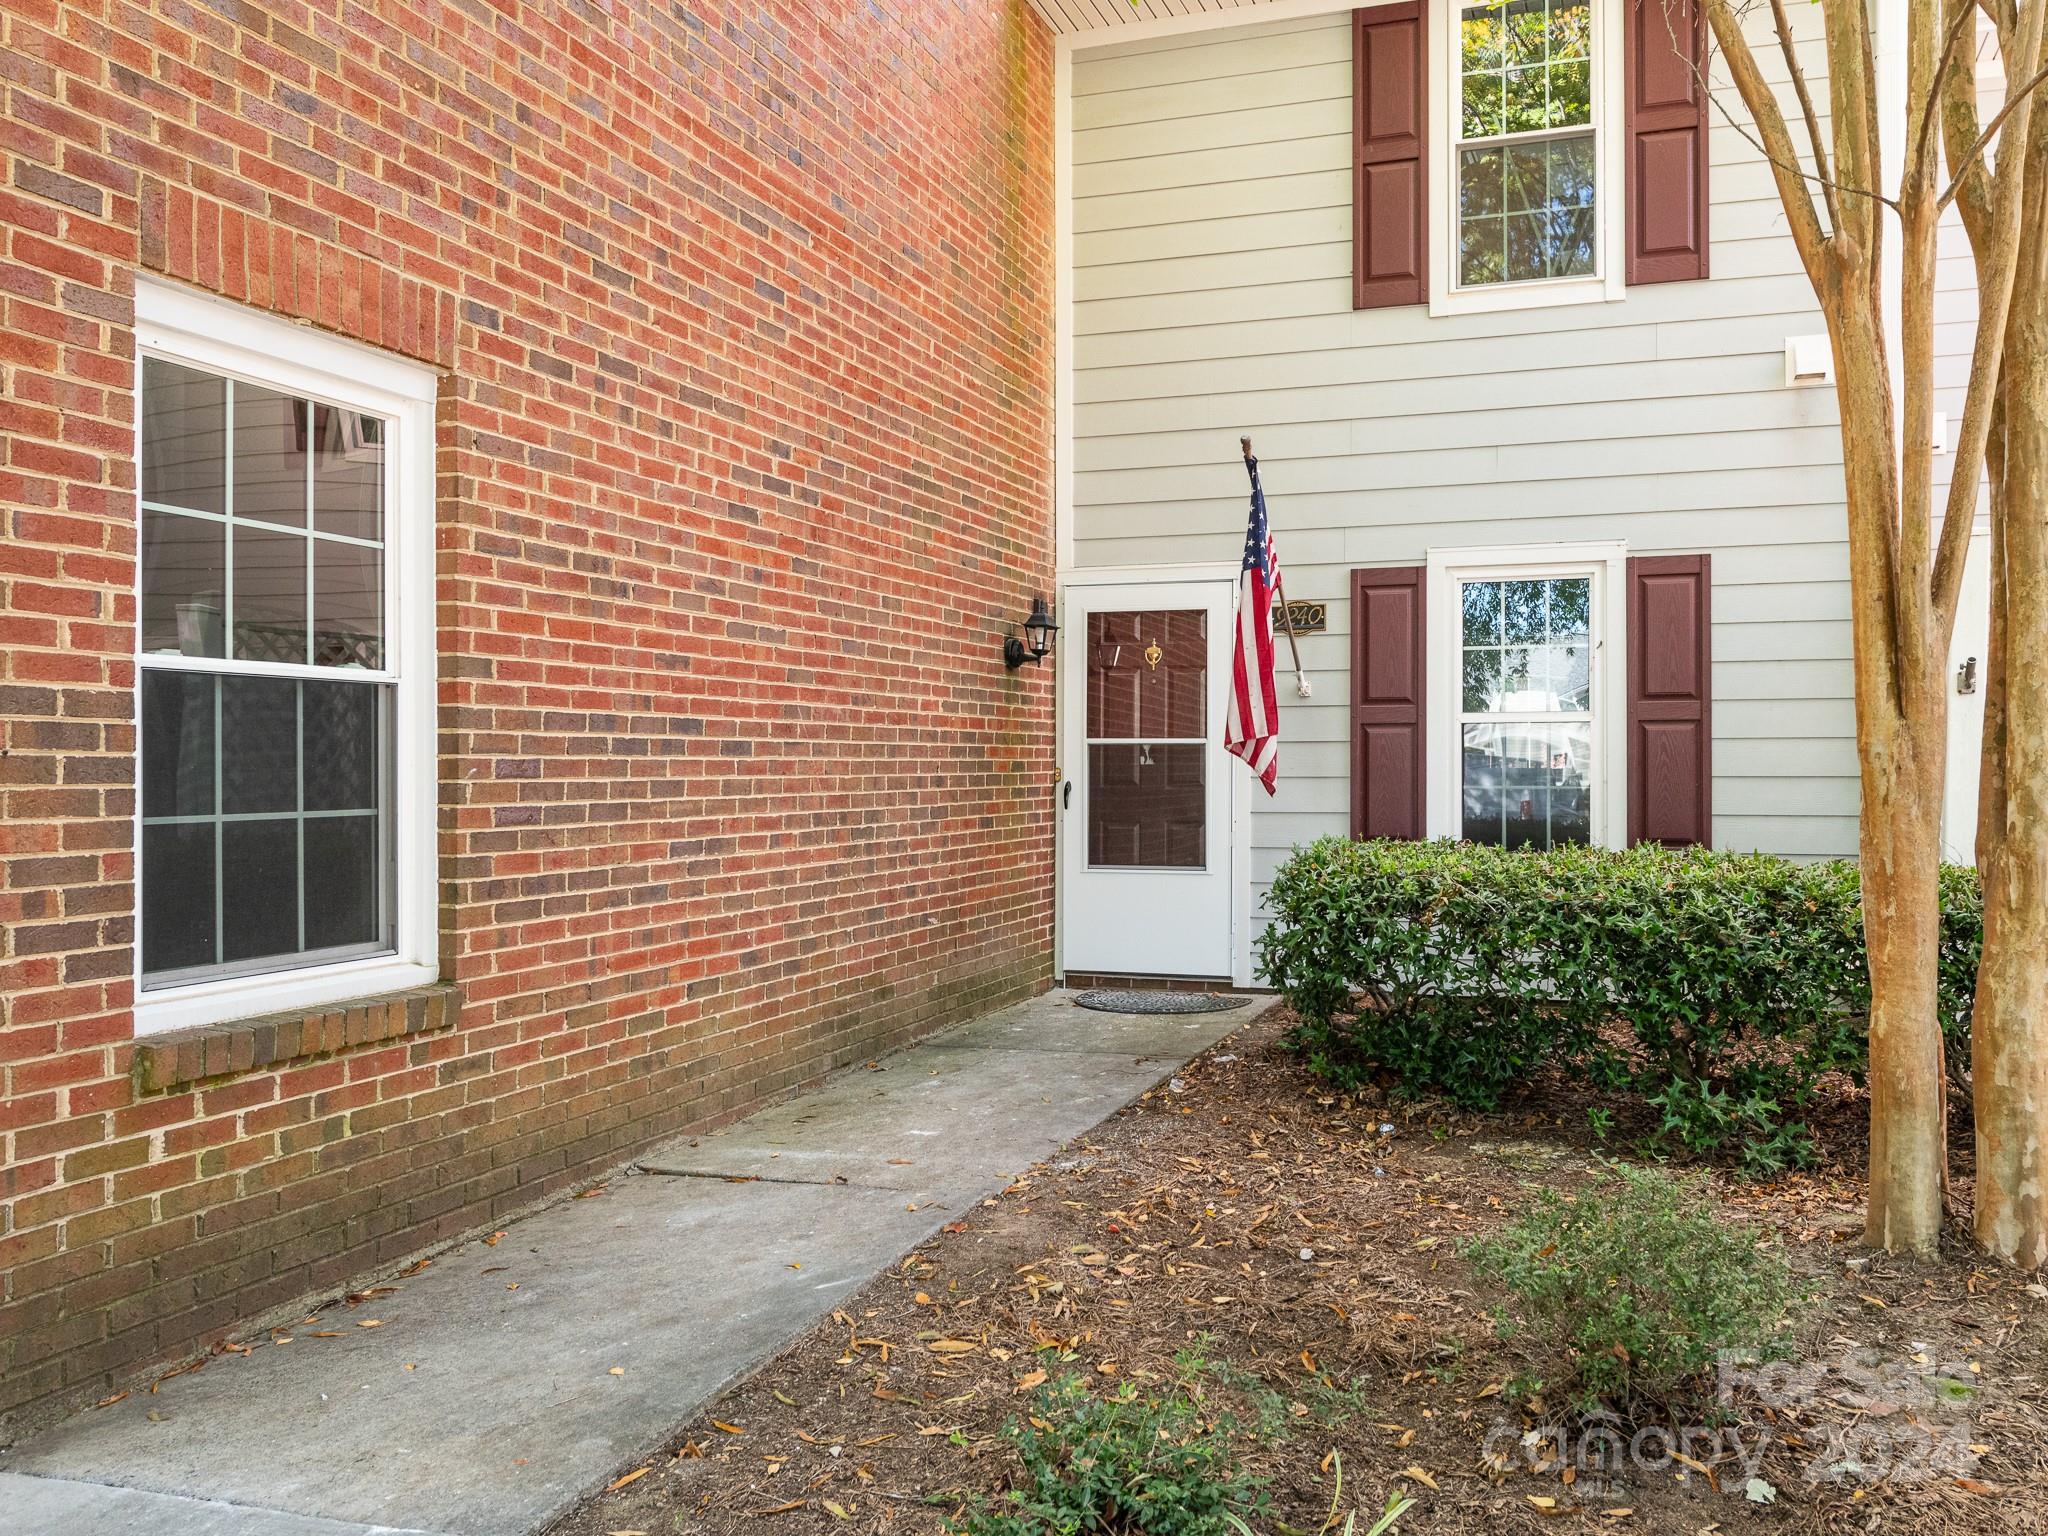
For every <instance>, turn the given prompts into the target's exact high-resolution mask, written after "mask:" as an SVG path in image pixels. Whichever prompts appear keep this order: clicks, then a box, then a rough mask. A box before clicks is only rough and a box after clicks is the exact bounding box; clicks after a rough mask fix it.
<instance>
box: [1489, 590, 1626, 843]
mask: <svg viewBox="0 0 2048 1536" xmlns="http://www.w3.org/2000/svg"><path fill="white" fill-rule="evenodd" d="M1457 589H1458V599H1457V601H1458V610H1457V611H1458V620H1459V625H1460V648H1459V661H1460V675H1459V679H1458V689H1459V699H1458V747H1459V754H1460V788H1461V804H1462V822H1461V831H1460V835H1461V836H1463V837H1464V838H1465V839H1466V840H1468V841H1470V842H1474V843H1485V844H1489V845H1492V846H1496V847H1507V848H1553V847H1556V846H1558V845H1559V844H1567V843H1591V842H1593V841H1595V838H1594V835H1593V828H1594V826H1595V825H1596V823H1595V820H1594V797H1595V795H1596V794H1598V793H1599V790H1600V786H1599V783H1598V780H1599V774H1598V771H1597V769H1596V766H1595V758H1594V751H1593V746H1594V741H1595V739H1596V725H1597V721H1596V719H1595V716H1594V709H1593V669H1592V659H1593V579H1592V577H1591V576H1579V575H1571V576H1554V577H1535V578H1528V579H1486V580H1462V579H1461V580H1460V581H1459V582H1458V584H1457Z"/></svg>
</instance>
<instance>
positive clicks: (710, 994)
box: [0, 0, 1053, 1429]
mask: <svg viewBox="0 0 2048 1536" xmlns="http://www.w3.org/2000/svg"><path fill="white" fill-rule="evenodd" d="M4 15H5V19H4V29H5V30H4V38H0V40H4V48H0V92H4V98H0V99H4V111H0V236H4V240H5V247H4V250H0V303H4V306H5V319H6V323H5V327H4V330H0V386H4V388H0V439H4V442H0V520H4V530H5V535H6V537H5V538H4V539H0V797H4V811H5V814H4V818H0V924H4V935H0V944H4V947H0V1067H4V1071H5V1098H4V1101H0V1194H4V1197H5V1201H6V1204H5V1207H4V1210H0V1270H4V1272H5V1280H4V1293H0V1382H4V1385H0V1429H5V1428H7V1427H10V1426H11V1427H16V1428H18V1427H20V1426H22V1425H25V1424H27V1423H28V1422H30V1421H32V1420H34V1419H35V1418H37V1417H40V1416H43V1415H46V1414H47V1413H49V1412H51V1411H54V1410H55V1409H56V1408H58V1407H60V1406H63V1405H65V1404H68V1403H73V1402H76V1401H78V1400H81V1399H85V1398H90V1397H91V1396H93V1395H95V1394H97V1393H100V1392H103V1391H105V1390H107V1388H108V1387H109V1386H110V1385H111V1384H112V1383H113V1382H114V1381H116V1380H117V1379H119V1378H120V1377H122V1376H123V1375H124V1374H127V1373H131V1372H132V1371H133V1370H134V1368H136V1367H138V1366H141V1365H146V1364H148V1363H150V1362H153V1361H158V1360H164V1359H170V1358H174V1357H179V1356H183V1355H186V1354H189V1353H191V1352H193V1351H195V1350H197V1349H200V1348H204V1347H205V1346H206V1345H207V1344H208V1343H209V1342H211V1341H212V1340H214V1339H217V1338H218V1337H220V1336H222V1334H223V1333H224V1332H226V1331H228V1330H230V1329H231V1328H232V1326H233V1325H234V1324H235V1323H236V1321H237V1320H238V1319H243V1318H247V1317H250V1316H252V1315H254V1314H257V1313H259V1312H261V1311H263V1310H265V1309H268V1308H274V1307H277V1306H280V1305H284V1304H287V1303H290V1302H293V1301H296V1300H298V1299H300V1298H302V1297H305V1296H307V1295H309V1294H311V1293H315V1292H318V1291H321V1290H323V1289H328V1288H332V1287H334V1286H336V1285H337V1284H339V1283H341V1282H343V1281H344V1280H346V1279H348V1278H350V1277H353V1276H355V1275H358V1274H362V1273H364V1272H367V1271H370V1270H372V1269H374V1268H376V1267H378V1266H381V1265H385V1264H389V1263H391V1262H393V1261H395V1260H396V1259H398V1258H400V1257H402V1256H403V1255H406V1254H408V1253H410V1252H414V1251H417V1250H418V1249H419V1248H421V1247H422V1246H424V1245H427V1244H430V1243H433V1242H436V1241H439V1240H442V1239H446V1238H449V1237H452V1236H454V1235H456V1234H458V1233H460V1232H462V1231H465V1230H468V1229H472V1228H475V1227H477V1226H479V1225H481V1224H487V1223H490V1222H493V1221H496V1220H499V1219H501V1218H502V1217H503V1216H504V1215H505V1214H507V1213H509V1212H510V1211H512V1210H515V1209H517V1208H519V1207H521V1206H523V1205H526V1204H528V1203H530V1202H533V1201H535V1200H537V1199H540V1198H543V1197H545V1196H547V1195H548V1194H550V1193H552V1192H555V1191H558V1190H560V1189H562V1188H563V1187H565V1186H566V1185H568V1184H569V1183H571V1182H572V1181H575V1180H576V1179H578V1178H580V1177H587V1176H588V1175H590V1174H591V1173H593V1172H595V1171H597V1170H600V1169H602V1168H604V1167H606V1166H607V1165H609V1164H611V1163H613V1162H616V1161H617V1160H619V1159H620V1158H622V1157H624V1156H625V1155H627V1154H628V1153H629V1152H630V1151H632V1150H633V1149H634V1148H636V1147H638V1146H641V1145H644V1144H645V1143H647V1142H649V1141H651V1140H653V1139H654V1138H656V1137H658V1136H661V1135H663V1134H666V1133H669V1132H673V1131H677V1130H681V1129H685V1128H691V1127H696V1126H701V1125H703V1124H706V1123H708V1122H710V1121H712V1120H715V1119H717V1118H720V1117H729V1116H731V1115H733V1114H735V1113H737V1112H739V1111H740V1110H742V1109H744V1108H746V1107H748V1106H750V1105H753V1104H756V1103H759V1102H760V1101H761V1100H763V1099H764V1098H765V1097H767V1096H769V1095H772V1094H775V1093H777V1092H779V1091H781V1090H784V1089H787V1088H790V1087H791V1086H793V1085H795V1084H797V1083H800V1082H802V1081H804V1080H806V1079H809V1078H813V1077H815V1076H817V1075H818V1074H820V1073H822V1072H824V1071H826V1070H828V1069H830V1068H832V1067H834V1066H836V1065H840V1064H843V1063H846V1062H848V1061H852V1060H859V1059H861V1057H862V1056H864V1055H867V1054H871V1053H873V1052H875V1051H877V1050H879V1049H882V1048H883V1047H885V1046H887V1045H889V1044H891V1043H894V1042H897V1041H901V1040H903V1039H906V1038H908V1037H909V1036H911V1035H913V1034H915V1033H917V1032H918V1031H921V1030H924V1029H927V1028H930V1027H932V1026H935V1025H937V1024H939V1023H941V1022H944V1021H948V1020H953V1019H957V1018H960V1017H963V1016H965V1015H967V1014H970V1013H972V1012H974V1011H977V1010H980V1009H983V1008H986V1007H988V1006H991V1005H994V1004H997V1003H1001V1002H1004V1001H1006V1000H1009V999H1012V998H1016V997H1019V996H1023V995H1026V994H1028V993H1030V992H1032V991H1034V990H1036V989H1038V988H1039V987H1041V986H1043V985H1044V984H1045V982H1046V980H1047V979H1048V975H1049V929H1050V910H1051V863H1052V861H1051V836H1052V823H1051V813H1052V799H1051V782H1052V776H1053V759H1052V721H1051V708H1050V706H1051V672H1050V669H1049V668H1048V669H1045V670H1044V671H1043V672H1041V671H1039V670H1036V669H1032V668H1028V667H1027V668H1025V669H1023V670H1022V671H1021V672H1019V673H1017V674H1014V675H1013V674H1006V673H1005V671H1004V669H1003V666H1002V664H1001V660H1000V658H999V655H998V647H999V644H1000V636H1001V634H1002V632H1003V630H1002V626H1003V625H1004V624H1005V623H1006V622H1008V621H1013V620H1014V619H1015V618H1017V617H1018V616H1020V615H1021V614H1023V613H1024V612H1025V611H1026V610H1027V609H1028V608H1029V606H1030V596H1031V594H1032V592H1033V591H1036V590H1045V591H1049V590H1050V565H1051V525H1052V516H1051V462H1050V459H1051V453H1050V448H1051V430H1052V423H1051V409H1052V407H1051V401H1052V348H1051V338H1052V297H1051V296H1052V203H1051V107H1050V99H1051V98H1050V76H1051V49H1050V42H1049V39H1048V36H1047V34H1046V31H1045V29H1044V27H1043V26H1042V25H1041V24H1040V23H1039V22H1038V20H1037V19H1036V18H1035V17H1034V16H1033V15H1032V14H1031V13H1030V11H1029V9H1028V7H1027V5H1026V4H1025V0H906V3H898V4H892V5H890V6H888V7H886V8H883V9H882V11H881V12H879V13H878V12H877V11H875V10H873V9H871V8H870V7H868V6H867V5H865V4H864V3H861V0H835V3H827V0H752V3H748V4H745V5H739V4H731V5H724V6H721V5H718V4H716V3H712V0H700V3H697V4H695V5H685V6H676V7H669V6H647V5H642V4H640V3H638V0H609V3H605V4H594V3H589V0H582V3H568V4H561V3H553V0H549V3H537V0H533V3H521V0H503V3H501V4H496V5H492V6H464V5H457V4H443V3H436V0H414V3H404V0H363V3H356V0H313V3H308V4H298V3H286V0H271V3H244V0H219V3H218V4H217V5H200V4H191V3H186V0H153V3H152V0H136V3H135V4H108V3H78V4H70V3H57V0H8V4H7V6H6V7H5V13H4ZM138 269H143V270H153V271H158V272H161V273H163V274H165V275H168V276H170V277H173V278H178V279H182V280H184V281H186V282H189V283H192V284H195V285H197V286H198V287H201V288H204V289H207V290H211V291H214V292H218V293H221V294H225V295H228V296H230V297H233V298H237V299H242V300H245V301H247V302H249V303H251V304H255V305H259V306H262V307H264V308H267V309H270V310H274V311H276V312H279V313H281V314H285V315H288V316H292V317H296V318H301V319H304V320H308V321H311V322H312V323H314V324H316V325H319V326H322V327H325V328H328V329H330V330H333V331H337V332H340V333H343V334H346V335H349V336H352V337H357V338H360V339H363V340H366V341H370V342H373V343H376V344H378V345H380V346H383V347H387V348H390V349H393V350H395V351H398V352H401V353H404V354H407V355H409V356H412V357H416V358H421V359H425V360H428V361H430V362H432V363H434V364H436V365H437V366H439V367H441V368H443V369H445V370H446V371H447V382H446V384H445V386H444V390H443V395H442V403H441V407H440V430H439V449H438V470H439V483H440V493H439V498H438V505H437V508H436V516H437V522H438V530H437V541H438V549H439V555H438V578H437V579H438V588H439V629H440V643H441V662H440V679H441V681H440V706H441V742H442V757H441V786H442V787H441V810H440V870H441V889H442V931H443V935H444V937H443V961H444V973H445V975H446V976H447V977H449V978H451V979H452V980H454V981H455V982H456V983H458V984H459V986H460V988H461V992H462V996H463V998H464V999H465V1001H464V1003H463V1006H462V1007H461V1009H460V1013H459V1022H455V1023H453V1024H452V1025H449V1026H445V1027H441V1028H438V1029H436V1028H428V1029H425V1030H423V1031H421V1032H418V1033H411V1034H402V1035H400V1037H399V1038H396V1039H387V1040H382V1041H379V1042H378V1043H372V1044H358V1045H355V1046H353V1047H350V1046H347V1045H345V1044H341V1045H338V1044H337V1042H339V1041H342V1040H345V1039H347V1038H356V1039H361V1038H362V1036H361V1034H359V1033H358V1034H350V1033H349V1029H348V1028H344V1026H343V1024H342V1022H341V1021H338V1020H337V1021H336V1022H335V1023H334V1026H333V1028H331V1029H329V1030H326V1031H323V1030H320V1029H318V1028H315V1027H313V1026H312V1025H309V1026H308V1028H307V1030H306V1031H305V1033H304V1036H303V1040H300V1031H299V1028H298V1026H297V1024H296V1023H294V1024H293V1025H292V1026H291V1027H290V1036H291V1038H292V1039H293V1040H295V1041H300V1043H299V1044H298V1045H297V1046H296V1047H295V1049H296V1050H297V1052H298V1054H297V1055H296V1056H295V1057H293V1058H292V1059H289V1060H285V1061H282V1062H280V1063H278V1064H276V1065H274V1066H271V1067H267V1068H263V1069H261V1070H256V1071H246V1070H245V1071H242V1072H236V1071H234V1070H232V1066H233V1063H232V1062H230V1063H227V1066H228V1068H229V1070H225V1071H219V1072H216V1073H215V1075H213V1076H210V1077H205V1078H202V1079H201V1080H199V1081H197V1082H195V1083H181V1084H178V1085H176V1086H174V1087H171V1088H168V1089H154V1088H151V1087H149V1086H147V1082H148V1075H147V1073H146V1072H144V1071H143V1070H142V1067H143V1065H144V1063H142V1062H141V1061H140V1060H139V1058H138V1051H137V1048H136V1047H135V1045H134V1043H133V1024H132V1018H131V1015H130V1012H129V1006H130V1003H131V1000H132V994H133V983H132V980H131V977H132V973H133V964H134V960H133V954H132V950H131V946H130V940H131V929H132V922H133V917H132V914H133V911H134V887H133V877H134V866H133V859H132V856H131V847H132V843H133V839H134V824H133V819H132V818H133V815H134V809H135V807H134V790H133V786H134V779H135V774H134V759H133V752H134V745H135V729H134V725H133V720H134V708H135V705H134V694H133V685H134V665H133V661H132V656H133V651H134V645H135V635H134V627H133V626H134V620H135V599H134V596H133V592H134V582H135V571H134V561H135V550H136V526H135V507H134V493H135V484H136V474H135V464H134V459H133V451H132V442H133V436H132V434H133V421H134V397H133V393H132V387H131V386H132V377H133V334H132V329H131V321H132V300H133V292H134V275H135V272H136V271H137V270H138ZM451 1013H452V1011H451ZM415 1022H417V1020H416V1021H415ZM351 1028H352V1026H351ZM373 1033H374V1031H373ZM279 1038H282V1035H280V1036H279ZM314 1046H318V1047H320V1049H317V1050H314V1049H310V1048H311V1047H314ZM243 1059H246V1058H243ZM221 1065H223V1063H222V1062H221V1061H220V1060H219V1059H215V1060H213V1061H210V1062H209V1063H208V1066H209V1067H219V1066H221Z"/></svg>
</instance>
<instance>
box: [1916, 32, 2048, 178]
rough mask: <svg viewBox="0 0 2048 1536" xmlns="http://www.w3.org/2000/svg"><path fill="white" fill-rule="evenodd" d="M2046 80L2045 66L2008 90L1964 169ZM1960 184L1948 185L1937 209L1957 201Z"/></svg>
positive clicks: (1968, 156)
mask: <svg viewBox="0 0 2048 1536" xmlns="http://www.w3.org/2000/svg"><path fill="white" fill-rule="evenodd" d="M2044 80H2048V66H2043V67H2042V68H2040V69H2037V70H2035V71H2034V73H2033V74H2031V75H2029V76H2028V77H2027V81H2026V83H2025V84H2024V85H2021V86H2018V87H2017V88H2015V89H2011V90H2008V91H2007V92H2006V93H2005V105H2004V106H2002V107H2000V108H1999V109H1998V112H1997V114H1996V115H1995V116H1994V117H1993V118H1992V119H1991V121H1990V122H1988V123H1986V124H1985V125H1984V131H1983V132H1982V133H1981V134H1979V135H1978V136H1977V142H1976V143H1974V144H1972V145H1971V146H1970V148H1969V152H1968V153H1966V154H1965V155H1964V156H1963V158H1962V165H1963V168H1964V169H1968V168H1969V166H1970V164H1971V163H1972V162H1973V161H1975V160H1976V158H1977V157H1978V156H1979V155H1981V154H1983V153H1984V146H1985V145H1987V144H1989V143H1990V142H1991V141H1992V139H1994V138H1995V137H1997V135H1998V128H1999V125H2000V124H2001V123H2003V122H2004V121H2005V120H2006V118H2007V117H2008V116H2010V115H2011V114H2012V113H2013V112H2014V111H2015V110H2016V109H2017V108H2018V106H2019V104H2020V103H2021V102H2022V101H2025V100H2026V99H2027V98H2029V97H2031V96H2032V95H2033V94H2034V92H2035V91H2037V90H2039V89H2040V86H2041V82H2042V81H2044ZM1958 184H1959V183H1958V182H1956V181H1951V182H1950V183H1949V184H1948V188H1947V190H1946V191H1944V192H1943V193H1942V194H1941V196H1940V197H1939V198H1937V199H1936V200H1935V207H1937V208H1946V207H1947V206H1948V205H1949V204H1950V203H1951V202H1953V201H1954V200H1955V195H1956V188H1957V186H1958Z"/></svg>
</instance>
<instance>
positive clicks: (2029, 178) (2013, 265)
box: [1934, 0, 2048, 641]
mask: <svg viewBox="0 0 2048 1536" xmlns="http://www.w3.org/2000/svg"><path fill="white" fill-rule="evenodd" d="M2044 27H2048V0H2035V3H2034V4H2033V5H2031V6H2029V7H2028V8H2027V11H2026V14H2025V15H2024V17H2023V18H2022V19H2021V35H2020V36H2019V37H2018V38H2016V39H2015V41H2014V46H2015V53H2016V57H2015V58H2013V62H2014V63H2016V64H2017V66H2018V67H2019V68H2022V69H2024V68H2026V67H2027V66H2028V65H2030V64H2039V63H2040V62H2041V60H2042V57H2043V49H2044V46H2048V33H2044ZM2008 105H2011V106H2013V107H2014V108H2015V110H2014V113H2013V117H2012V120H2011V124H2010V126H2011V130H2012V134H2013V138H2012V140H2011V141H2010V150H2009V152H2007V153H2002V154H2000V155H1999V157H1998V170H1997V175H1996V177H1995V179H1994V181H1993V185H1992V192H1991V199H1990V210H1989V217H1987V218H1986V219H1985V220H1984V221H1983V224H1982V238H1981V239H1980V238H1979V235H1978V233H1977V232H1976V231H1971V232H1970V244H1971V249H1972V254H1973V255H1974V257H1975V259H1976V265H1977V339H1976V342H1975V344H1974V345H1973V347H1972V348H1971V353H1970V389H1969V394H1968V396H1967V397H1966V400H1965V403H1964V407H1963V424H1962V429H1961V433H1960V435H1959V436H1958V438H1957V440H1956V451H1955V458H1954V460H1953V461H1952V463H1951V465H1950V473H1949V483H1948V500H1947V502H1946V503H1945V505H1944V506H1943V508H1942V525H1941V545H1940V548H1939V550H1938V551H1937V552H1936V555H1935V561H1934V603H1935V613H1936V615H1937V616H1938V619H1939V624H1940V634H1941V635H1942V637H1943V639H1944V641H1945V640H1946V637H1947V636H1948V635H1949V633H1950V632H1951V631H1952V630H1953V628H1954V625H1955V614H1956V605H1957V603H1958V601H1959V600H1960V598H1961V594H1962V588H1963V566H1964V563H1965V562H1966V561H1967V560H1968V558H1969V553H1970V530H1971V528H1972V526H1973V525H1974V524H1975V522H1976V520H1977V489H1978V480H1979V477H1980V475H1981V474H1982V471H1983V467H1984V459H1985V445H1986V443H1987V442H1988V440H1989V438H1990V434H1991V418H1992V410H1993V406H1994V405H1995V403H1996V401H1997V399H1998V396H1999V394H2000V393H2001V390H2000V386H2001V384H2002V382H2003V373H2004V368H2005V346H2006V333H2007V330H2008V327H2009V321H2010V319H2011V315H2012V304H2013V290H2014V287H2015V285H2016V282H2017V274H2018V270H2019V255H2020V248H2021V245H2022V243H2023V242H2022V236H2023V235H2028V234H2030V235H2031V236H2032V237H2033V238H2032V240H2031V241H2030V242H2028V243H2029V244H2030V246H2031V247H2034V248H2037V247H2038V244H2039V241H2040V238H2041V235H2042V232H2043V228H2044V224H2048V197H2044V189H2043V186H2042V177H2041V174H2040V173H2039V172H2038V171H2036V170H2035V169H2034V167H2035V166H2037V165H2038V164H2039V163H2040V159H2041V155H2042V153H2043V149H2044V141H2048V134H2044V133H2042V132H2040V131H2039V130H2038V129H2037V127H2036V125H2035V121H2034V120H2035V118H2036V117H2037V116H2041V114H2040V113H2038V112H2037V111H2036V109H2035V99H2034V93H2033V92H2031V91H2028V92H2025V93H2023V94H2022V95H2021V96H2020V97H2019V98H2018V99H2017V101H2016V102H2012V103H2008ZM2000 115H2001V116H2003V115H2004V114H2003V113H2001V114H2000ZM2044 126H2048V123H2044ZM2037 286H2038V284H2037V283H2030V285H2029V289H2030V300H2029V301H2030V302H2034V301H2035V299H2034V297H2033V296H2032V290H2033V288H2035V287H2037Z"/></svg>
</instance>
